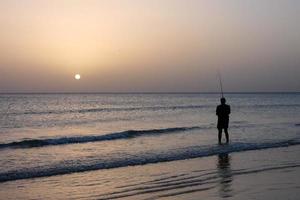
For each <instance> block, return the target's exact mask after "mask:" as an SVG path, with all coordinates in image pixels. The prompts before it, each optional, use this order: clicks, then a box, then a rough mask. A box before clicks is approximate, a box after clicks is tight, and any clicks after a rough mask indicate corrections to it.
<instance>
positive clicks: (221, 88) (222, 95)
mask: <svg viewBox="0 0 300 200" xmlns="http://www.w3.org/2000/svg"><path fill="white" fill-rule="evenodd" d="M218 77H219V84H220V90H221V97H222V98H224V93H223V84H222V77H221V73H220V70H219V69H218Z"/></svg>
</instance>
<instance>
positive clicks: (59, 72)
mask: <svg viewBox="0 0 300 200" xmlns="http://www.w3.org/2000/svg"><path fill="white" fill-rule="evenodd" d="M299 19H300V1H299V0H98V1H97V0H1V1H0V27H1V31H0V76H1V78H0V92H215V91H218V79H217V69H218V68H219V70H220V71H221V73H222V78H223V81H224V89H225V91H230V92H239V91H240V92H263V91H265V92H271V91H286V92H287V91H300V79H299V74H300V23H299ZM75 74H80V75H81V78H80V79H78V80H76V79H75V78H74V76H75Z"/></svg>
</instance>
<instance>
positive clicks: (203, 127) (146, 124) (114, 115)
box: [0, 94, 300, 184]
mask: <svg viewBox="0 0 300 200" xmlns="http://www.w3.org/2000/svg"><path fill="white" fill-rule="evenodd" d="M226 97H227V101H228V103H229V104H230V105H231V109H232V114H231V117H230V136H231V142H230V145H227V146H218V145H217V142H216V141H217V134H216V116H215V108H216V106H217V104H218V103H219V102H218V101H219V95H217V94H47V95H46V94H43V95H38V94H32V95H29V94H28V95H22V94H14V95H4V94H3V95H0V108H1V109H0V135H1V138H0V152H1V154H0V157H1V159H0V182H3V184H4V183H7V182H10V181H13V180H19V179H23V180H31V179H32V178H37V177H49V176H54V175H64V174H70V173H74V172H79V173H86V172H89V171H93V170H105V169H115V168H120V167H127V166H138V165H145V164H150V163H160V162H166V161H174V160H179V161H180V160H185V159H189V158H199V157H207V156H213V155H219V154H224V153H232V152H247V151H249V150H259V149H272V148H277V147H286V146H295V145H299V144H300V135H299V133H300V129H299V128H300V127H299V124H300V94H228V95H226ZM35 180H38V179H35Z"/></svg>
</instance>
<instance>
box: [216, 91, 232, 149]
mask: <svg viewBox="0 0 300 200" xmlns="http://www.w3.org/2000/svg"><path fill="white" fill-rule="evenodd" d="M225 103H226V99H225V98H224V97H222V98H221V105H218V106H217V110H216V114H217V116H218V126H217V127H218V130H219V134H218V139H219V144H221V141H222V130H223V129H224V132H225V136H226V143H228V142H229V135H228V123H229V114H230V106H229V105H227V104H225Z"/></svg>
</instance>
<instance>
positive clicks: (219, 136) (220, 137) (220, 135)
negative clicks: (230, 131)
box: [218, 128, 222, 144]
mask: <svg viewBox="0 0 300 200" xmlns="http://www.w3.org/2000/svg"><path fill="white" fill-rule="evenodd" d="M218 131H219V134H218V139H219V144H221V141H222V129H221V128H219V129H218Z"/></svg>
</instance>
